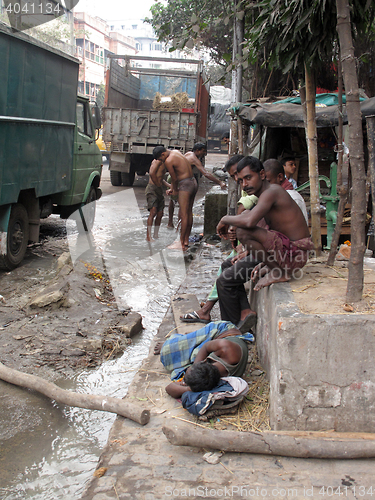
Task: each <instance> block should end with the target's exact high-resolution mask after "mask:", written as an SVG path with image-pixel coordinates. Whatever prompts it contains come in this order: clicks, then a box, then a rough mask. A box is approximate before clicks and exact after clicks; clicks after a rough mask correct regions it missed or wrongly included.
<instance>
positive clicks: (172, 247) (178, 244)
mask: <svg viewBox="0 0 375 500" xmlns="http://www.w3.org/2000/svg"><path fill="white" fill-rule="evenodd" d="M167 248H168V249H169V250H182V251H183V252H184V251H185V250H187V249H188V246H187V245H182V243H181V241H175V242H173V243H172V244H171V245H169V246H168V247H167Z"/></svg>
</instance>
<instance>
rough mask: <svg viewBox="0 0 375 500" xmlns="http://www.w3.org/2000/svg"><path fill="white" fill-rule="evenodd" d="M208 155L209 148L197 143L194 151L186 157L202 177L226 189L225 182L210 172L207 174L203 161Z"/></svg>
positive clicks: (189, 152) (186, 154)
mask: <svg viewBox="0 0 375 500" xmlns="http://www.w3.org/2000/svg"><path fill="white" fill-rule="evenodd" d="M206 155H207V147H206V145H205V144H203V143H202V142H197V143H196V144H194V147H193V151H188V152H187V153H185V157H186V158H187V159H188V160H189V162H190V165H191V166H192V167H196V168H197V169H198V170H199V172H200V173H201V174H202V175H204V176H205V177H207V179H210V181H212V182H215V183H216V184H219V186H220V187H221V189H225V188H226V187H227V185H226V184H225V182H223V181H221V180H220V179H218V178H217V177H216V176H215V175H213V174H210V172H207V170H206V169H205V168H204V167H203V165H202V163H201V159H202V158H203V157H204V156H206Z"/></svg>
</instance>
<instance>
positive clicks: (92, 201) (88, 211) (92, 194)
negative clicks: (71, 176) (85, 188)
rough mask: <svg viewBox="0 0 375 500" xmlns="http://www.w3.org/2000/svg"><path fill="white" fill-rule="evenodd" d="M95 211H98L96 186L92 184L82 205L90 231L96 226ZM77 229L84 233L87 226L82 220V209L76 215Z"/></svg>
mask: <svg viewBox="0 0 375 500" xmlns="http://www.w3.org/2000/svg"><path fill="white" fill-rule="evenodd" d="M95 212H96V190H95V188H94V186H91V188H90V191H89V195H88V197H87V200H86V202H85V204H84V206H83V207H82V214H83V216H84V218H85V224H86V227H87V230H88V231H91V230H92V228H93V227H94V222H95ZM76 223H77V229H78V232H79V233H84V232H85V231H86V230H85V227H84V225H83V222H82V218H81V214H80V211H78V214H77V215H76Z"/></svg>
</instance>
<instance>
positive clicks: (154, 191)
mask: <svg viewBox="0 0 375 500" xmlns="http://www.w3.org/2000/svg"><path fill="white" fill-rule="evenodd" d="M164 173H165V166H164V165H163V164H162V163H160V162H158V161H157V160H153V161H152V163H151V166H150V173H149V174H150V177H149V181H148V184H147V187H146V192H145V193H146V200H147V208H148V210H149V212H150V215H149V216H148V219H147V233H146V240H147V241H154V239H157V238H158V237H159V228H160V224H161V219H162V217H163V210H164V194H163V177H164ZM155 217H156V218H155ZM154 219H155V228H154V237H153V238H151V228H152V223H153V221H154Z"/></svg>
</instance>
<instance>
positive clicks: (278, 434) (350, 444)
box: [163, 422, 375, 459]
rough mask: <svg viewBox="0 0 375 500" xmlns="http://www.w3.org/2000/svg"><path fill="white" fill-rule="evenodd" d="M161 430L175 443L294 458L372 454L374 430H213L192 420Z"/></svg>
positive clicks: (169, 425)
mask: <svg viewBox="0 0 375 500" xmlns="http://www.w3.org/2000/svg"><path fill="white" fill-rule="evenodd" d="M163 432H164V434H165V435H166V437H167V439H168V441H169V442H170V443H171V444H173V445H176V446H196V447H197V448H210V449H214V450H221V451H226V452H234V453H259V454H261V455H280V456H284V457H295V458H333V459H353V458H374V457H375V434H370V433H365V432H364V433H360V432H353V433H352V432H312V431H311V432H309V431H264V432H238V431H216V430H213V429H208V428H207V429H204V428H202V427H198V426H194V422H192V423H191V424H186V423H183V422H173V423H167V424H166V425H164V427H163Z"/></svg>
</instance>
